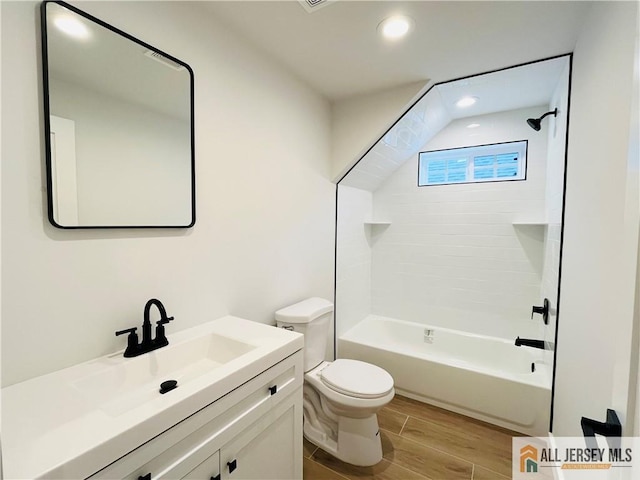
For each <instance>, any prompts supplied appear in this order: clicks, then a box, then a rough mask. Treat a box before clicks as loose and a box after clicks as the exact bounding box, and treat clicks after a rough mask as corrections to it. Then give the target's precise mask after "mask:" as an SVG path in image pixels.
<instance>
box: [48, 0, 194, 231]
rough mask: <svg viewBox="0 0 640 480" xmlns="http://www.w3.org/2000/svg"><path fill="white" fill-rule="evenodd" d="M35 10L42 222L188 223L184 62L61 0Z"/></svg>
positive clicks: (188, 97)
mask: <svg viewBox="0 0 640 480" xmlns="http://www.w3.org/2000/svg"><path fill="white" fill-rule="evenodd" d="M42 16H43V18H42V25H43V61H44V69H43V70H44V88H45V95H44V97H45V124H46V127H45V130H46V143H47V175H48V179H47V180H48V209H49V220H50V221H51V223H52V224H53V225H54V226H56V227H60V228H109V227H116V228H117V227H120V228H124V227H190V226H193V224H194V223H195V174H194V151H193V145H194V143H193V72H192V70H191V68H190V67H189V66H188V65H187V64H185V63H184V62H182V61H180V60H178V59H176V58H174V57H171V56H170V55H167V54H165V53H163V52H160V51H159V50H157V49H155V48H153V47H151V46H150V45H147V44H145V43H144V42H142V41H140V40H138V39H136V38H133V37H131V36H130V35H128V34H126V33H124V32H122V31H120V30H117V29H116V28H114V27H112V26H110V25H108V24H106V23H104V22H102V21H100V20H98V19H96V18H94V17H92V16H90V15H88V14H86V13H84V12H82V11H80V10H78V9H76V8H75V7H72V6H70V5H67V4H65V3H64V2H46V3H44V4H43V5H42Z"/></svg>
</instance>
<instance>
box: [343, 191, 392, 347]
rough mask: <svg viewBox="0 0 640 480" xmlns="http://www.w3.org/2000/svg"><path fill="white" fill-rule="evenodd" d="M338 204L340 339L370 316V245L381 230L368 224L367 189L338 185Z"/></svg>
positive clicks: (369, 197) (369, 201)
mask: <svg viewBox="0 0 640 480" xmlns="http://www.w3.org/2000/svg"><path fill="white" fill-rule="evenodd" d="M338 203H339V204H340V209H339V210H338V222H337V229H338V235H337V241H338V245H339V246H340V248H339V249H338V250H337V251H336V318H338V319H339V321H338V322H336V331H337V334H338V336H340V335H342V334H343V333H345V332H346V331H347V330H349V329H350V328H351V327H353V326H354V325H356V324H357V323H358V322H359V321H360V320H362V319H363V318H364V317H366V316H367V315H369V314H370V313H371V245H372V242H373V241H374V240H375V234H376V233H377V232H376V229H378V228H381V227H375V226H371V225H366V224H365V222H367V221H371V220H372V211H373V196H372V194H371V192H369V191H368V190H362V189H359V188H354V187H348V186H346V185H339V186H338ZM372 235H373V236H372Z"/></svg>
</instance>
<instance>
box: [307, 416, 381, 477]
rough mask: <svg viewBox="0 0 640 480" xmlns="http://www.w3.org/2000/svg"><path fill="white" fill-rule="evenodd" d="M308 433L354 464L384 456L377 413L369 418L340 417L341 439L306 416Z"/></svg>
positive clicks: (315, 441)
mask: <svg viewBox="0 0 640 480" xmlns="http://www.w3.org/2000/svg"><path fill="white" fill-rule="evenodd" d="M304 436H305V437H306V438H307V440H309V441H310V442H311V443H313V444H314V445H316V446H318V447H320V448H322V449H323V450H324V451H326V452H327V453H329V454H331V455H333V456H334V457H336V458H338V459H339V460H342V461H343V462H346V463H350V464H351V465H357V466H359V467H369V466H371V465H375V464H376V463H378V462H379V461H380V460H382V442H381V440H380V429H379V428H378V417H377V415H376V414H373V415H370V416H368V417H366V418H348V417H339V419H338V438H337V441H336V440H335V439H333V438H330V436H329V435H327V434H326V432H323V431H320V430H319V429H317V428H315V427H314V426H313V425H312V424H311V423H310V422H308V421H306V418H305V422H304Z"/></svg>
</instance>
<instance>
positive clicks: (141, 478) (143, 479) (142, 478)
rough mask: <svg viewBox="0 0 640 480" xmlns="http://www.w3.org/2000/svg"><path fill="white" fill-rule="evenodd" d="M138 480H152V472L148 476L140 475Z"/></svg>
mask: <svg viewBox="0 0 640 480" xmlns="http://www.w3.org/2000/svg"><path fill="white" fill-rule="evenodd" d="M138 480H151V472H149V473H147V474H146V475H140V476H139V477H138Z"/></svg>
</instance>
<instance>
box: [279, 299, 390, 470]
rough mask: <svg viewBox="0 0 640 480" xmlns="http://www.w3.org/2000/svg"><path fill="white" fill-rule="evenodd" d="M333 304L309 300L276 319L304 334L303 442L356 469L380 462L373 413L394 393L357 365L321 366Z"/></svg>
mask: <svg viewBox="0 0 640 480" xmlns="http://www.w3.org/2000/svg"><path fill="white" fill-rule="evenodd" d="M332 315H333V304H332V303H331V302H329V301H328V300H325V299H323V298H317V297H316V298H309V299H307V300H303V301H302V302H299V303H296V304H295V305H291V306H289V307H286V308H283V309H281V310H278V311H277V312H276V313H275V318H276V323H277V326H278V327H281V328H286V329H287V330H293V331H295V332H299V333H302V334H304V372H305V373H304V386H303V396H304V399H303V402H304V408H303V411H304V436H305V437H306V438H307V440H309V441H310V442H311V443H313V444H314V445H316V446H318V447H320V448H322V449H323V450H324V451H326V452H327V453H330V454H331V455H333V456H335V457H336V458H339V459H340V460H342V461H344V462H346V463H350V464H352V465H358V466H370V465H375V464H376V463H378V462H379V461H380V460H382V442H381V441H380V430H379V428H378V417H377V415H376V414H377V412H378V410H380V409H381V408H382V407H384V406H385V405H386V404H388V403H389V402H390V401H391V400H392V399H393V395H394V393H395V391H394V388H393V378H392V377H391V375H389V373H387V372H386V371H385V370H383V369H382V368H380V367H377V366H375V365H372V364H370V363H366V362H361V361H358V360H348V359H337V360H335V361H333V362H328V361H325V360H324V358H325V349H326V345H327V336H328V334H329V324H330V320H331V318H332Z"/></svg>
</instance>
